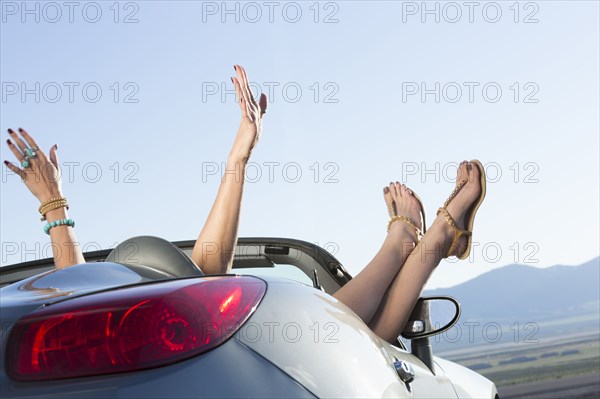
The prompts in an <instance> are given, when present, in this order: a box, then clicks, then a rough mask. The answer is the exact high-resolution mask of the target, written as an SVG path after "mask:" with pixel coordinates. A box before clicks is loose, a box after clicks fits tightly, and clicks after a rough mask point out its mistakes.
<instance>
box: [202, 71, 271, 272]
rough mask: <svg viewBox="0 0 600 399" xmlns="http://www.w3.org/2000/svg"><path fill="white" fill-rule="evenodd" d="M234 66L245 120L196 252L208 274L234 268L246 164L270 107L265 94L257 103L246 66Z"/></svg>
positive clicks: (239, 100) (242, 121)
mask: <svg viewBox="0 0 600 399" xmlns="http://www.w3.org/2000/svg"><path fill="white" fill-rule="evenodd" d="M234 69H235V71H236V74H237V78H231V80H232V82H233V84H234V86H235V90H236V93H237V99H238V103H239V106H240V109H241V111H242V120H241V122H240V127H239V128H238V131H237V136H236V138H235V141H234V143H233V147H232V148H231V151H230V153H229V157H228V158H227V167H226V170H225V173H224V176H223V178H222V179H221V185H220V187H219V192H218V193H217V198H216V199H215V202H214V204H213V206H212V209H211V210H210V213H209V215H208V218H207V219H206V223H205V224H204V227H203V228H202V231H201V232H200V235H199V236H198V239H197V240H196V244H195V245H194V249H193V251H192V259H193V260H194V262H196V264H197V265H198V266H200V268H201V269H202V271H203V272H204V273H206V274H218V273H228V272H229V271H230V270H231V266H232V264H233V255H234V252H235V246H236V244H237V237H238V224H239V219H240V207H241V203H242V192H243V189H244V175H245V172H246V165H247V163H248V159H249V158H250V154H251V152H252V149H253V148H254V146H255V145H256V143H257V142H258V139H259V138H260V134H261V131H262V117H263V115H264V113H265V112H266V110H267V96H265V95H264V94H261V95H260V99H259V101H258V102H257V101H256V100H255V99H254V97H253V96H252V92H251V91H250V86H249V85H248V76H247V75H246V71H245V70H244V68H242V67H241V66H239V65H236V66H234Z"/></svg>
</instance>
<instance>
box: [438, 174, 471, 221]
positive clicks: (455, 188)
mask: <svg viewBox="0 0 600 399" xmlns="http://www.w3.org/2000/svg"><path fill="white" fill-rule="evenodd" d="M466 183H467V181H466V180H464V181H461V182H460V183H458V184H457V185H456V187H454V191H452V192H451V193H450V196H449V197H448V199H447V200H446V202H444V206H443V208H446V207H447V206H448V204H449V203H450V201H452V200H453V199H454V197H456V194H458V192H459V191H460V190H461V189H462V188H463V186H464V185H465V184H466ZM440 209H441V208H440ZM438 213H439V210H438Z"/></svg>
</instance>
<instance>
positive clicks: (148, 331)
mask: <svg viewBox="0 0 600 399" xmlns="http://www.w3.org/2000/svg"><path fill="white" fill-rule="evenodd" d="M265 290H266V284H265V282H264V281H262V280H259V279H257V278H253V277H213V278H205V279H202V280H198V279H187V280H174V281H169V282H161V283H160V284H149V285H143V286H137V287H132V288H127V289H121V290H116V291H109V292H104V293H99V294H95V295H89V296H84V297H81V298H76V299H72V300H69V301H65V302H61V303H58V304H55V305H51V306H48V307H47V308H43V309H40V310H38V311H35V312H33V313H31V314H29V315H27V316H25V317H24V318H22V319H21V320H19V321H18V322H17V323H16V324H15V326H14V327H13V330H12V331H11V334H10V337H9V341H8V345H7V348H8V351H7V358H6V365H7V372H8V374H9V376H10V377H11V378H13V379H15V380H19V381H40V380H53V379H60V378H72V377H83V376H89V375H99V374H108V373H121V372H127V371H133V370H140V369H146V368H151V367H157V366H163V365H167V364H171V363H174V362H177V361H180V360H183V359H187V358H190V357H192V356H196V355H198V354H200V353H203V352H206V351H208V350H210V349H213V348H215V347H216V346H218V345H220V344H221V343H223V342H225V341H226V340H227V339H229V338H230V337H231V336H232V335H233V334H234V333H235V332H236V331H237V329H238V328H239V327H240V326H241V325H242V324H243V323H244V322H245V321H246V320H247V319H248V317H250V315H251V314H252V312H253V311H254V309H255V308H256V306H258V303H259V302H260V300H261V299H262V297H263V295H264V293H265Z"/></svg>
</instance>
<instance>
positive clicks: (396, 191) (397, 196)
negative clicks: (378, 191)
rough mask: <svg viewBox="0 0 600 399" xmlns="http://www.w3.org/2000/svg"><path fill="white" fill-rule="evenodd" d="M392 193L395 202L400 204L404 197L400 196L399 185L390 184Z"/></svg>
mask: <svg viewBox="0 0 600 399" xmlns="http://www.w3.org/2000/svg"><path fill="white" fill-rule="evenodd" d="M390 192H391V193H392V198H393V199H394V202H396V203H399V202H400V200H401V199H402V196H401V195H400V189H399V187H398V185H397V184H395V183H390Z"/></svg>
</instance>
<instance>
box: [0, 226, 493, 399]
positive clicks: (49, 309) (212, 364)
mask: <svg viewBox="0 0 600 399" xmlns="http://www.w3.org/2000/svg"><path fill="white" fill-rule="evenodd" d="M192 247H193V241H185V242H176V243H170V242H168V241H165V240H162V239H160V238H157V237H149V236H144V237H135V238H131V239H129V240H127V241H125V242H123V243H121V244H120V245H118V246H117V247H116V248H114V249H113V250H106V251H96V252H92V253H87V254H86V255H85V256H86V259H87V262H88V263H86V264H81V265H76V266H72V267H68V268H65V269H60V270H56V269H54V268H53V265H52V259H45V260H40V261H33V262H26V263H21V264H17V265H11V266H6V267H2V268H0V287H1V288H0V322H1V330H0V339H1V343H0V351H1V353H0V397H2V398H6V399H8V398H44V399H51V398H61V399H62V398H78V399H79V398H87V399H92V398H141V397H143V398H154V397H156V398H167V397H168V398H178V397H181V398H183V397H185V398H191V397H277V398H286V397H293V398H314V397H319V398H321V397H322V398H347V397H361V398H367V397H368V398H374V397H395V398H445V399H447V398H492V399H494V398H497V397H498V394H497V391H496V387H495V385H494V384H493V383H492V382H491V381H489V380H487V379H486V378H484V377H482V376H481V375H479V374H477V373H475V372H473V371H471V370H469V369H467V368H464V367H462V366H460V365H457V364H455V363H452V362H449V361H446V360H443V359H441V358H438V357H435V356H433V355H432V349H431V345H430V343H429V337H430V336H432V335H434V334H438V333H440V332H442V331H444V330H445V329H447V328H450V327H451V326H452V325H453V324H454V323H456V321H457V320H458V317H459V315H460V306H459V304H458V302H457V301H456V300H454V299H453V298H450V297H435V298H421V299H420V300H419V302H418V303H417V305H416V306H415V309H414V310H413V312H412V314H411V317H410V319H409V322H408V323H407V325H406V327H405V330H404V332H403V334H402V336H403V337H404V339H400V337H399V339H398V341H397V342H394V343H393V344H391V343H388V342H386V341H384V340H382V339H381V338H379V337H378V336H377V335H375V334H374V333H373V332H372V331H371V330H370V329H369V327H368V326H367V325H365V324H364V323H363V322H362V320H361V319H360V318H359V317H358V316H357V315H356V314H355V313H354V312H352V311H351V310H350V309H349V308H348V307H346V306H345V305H343V304H342V303H340V302H339V301H337V300H336V299H335V298H333V297H332V296H331V295H330V294H332V293H334V292H335V291H336V290H337V289H339V287H341V286H342V285H344V284H345V283H346V282H348V281H349V280H350V279H351V276H350V275H349V274H348V272H347V271H346V270H345V269H344V267H343V266H342V265H341V264H340V262H338V261H337V260H336V259H335V258H334V257H333V256H332V255H331V254H330V253H328V252H327V251H325V250H323V249H322V248H319V247H318V246H316V245H313V244H310V243H307V242H303V241H298V240H292V239H283V238H242V239H240V240H239V242H238V246H237V248H236V252H235V260H234V269H233V272H234V273H235V274H227V275H210V276H208V275H203V274H202V272H201V271H200V270H199V269H198V268H197V267H196V266H195V265H194V263H193V262H192V261H191V259H190V258H189V253H190V251H191V249H192ZM404 342H406V345H405V343H404ZM409 345H410V350H408V349H407V346H409Z"/></svg>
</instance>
